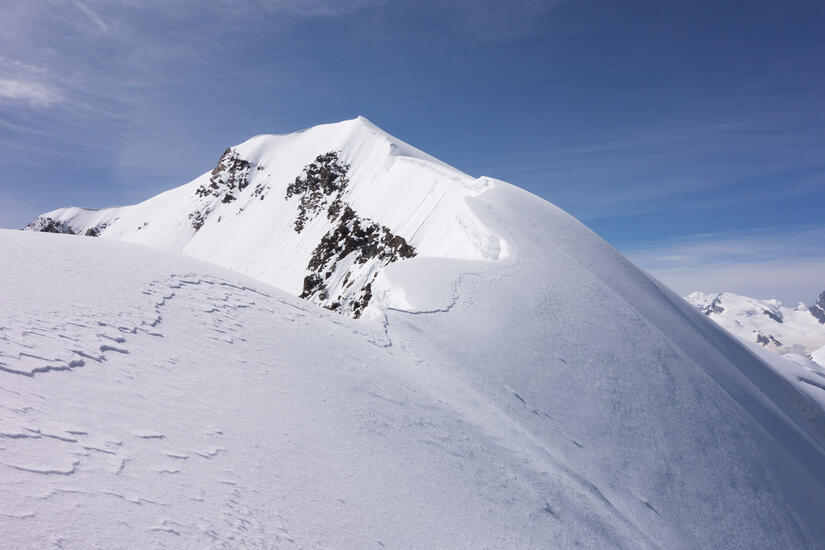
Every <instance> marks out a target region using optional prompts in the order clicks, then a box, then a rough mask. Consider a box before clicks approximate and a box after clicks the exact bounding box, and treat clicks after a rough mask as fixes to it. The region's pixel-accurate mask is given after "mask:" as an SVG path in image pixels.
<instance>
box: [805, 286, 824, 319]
mask: <svg viewBox="0 0 825 550" xmlns="http://www.w3.org/2000/svg"><path fill="white" fill-rule="evenodd" d="M809 311H810V312H811V315H813V316H814V318H815V319H816V320H817V321H819V322H820V323H822V324H825V291H823V292H822V293H821V294H820V295H819V298H818V299H817V301H816V303H815V304H814V305H812V306H811V307H810V308H809Z"/></svg>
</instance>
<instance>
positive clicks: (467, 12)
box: [0, 0, 825, 303]
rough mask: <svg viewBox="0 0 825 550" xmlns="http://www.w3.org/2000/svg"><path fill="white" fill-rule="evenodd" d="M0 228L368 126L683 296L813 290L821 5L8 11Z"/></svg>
mask: <svg viewBox="0 0 825 550" xmlns="http://www.w3.org/2000/svg"><path fill="white" fill-rule="evenodd" d="M0 9H1V10H2V12H1V13H3V22H2V26H3V32H2V33H0V162H2V166H3V168H2V170H0V227H21V226H22V225H25V223H27V222H28V221H29V219H31V218H32V217H34V216H35V215H36V214H38V213H40V212H43V211H47V210H51V209H53V208H56V207H59V206H64V205H81V206H92V207H99V206H106V205H111V204H125V203H131V202H136V201H139V200H142V199H145V198H147V197H149V196H151V195H154V194H156V193H158V192H160V191H162V190H164V189H167V188H170V187H173V186H176V185H179V184H181V183H184V182H186V181H188V180H190V179H192V178H194V177H195V176H197V175H199V174H200V173H202V172H205V171H206V170H208V169H210V168H211V167H212V166H213V165H214V163H215V161H216V160H217V158H218V156H220V154H221V152H222V151H223V150H224V149H225V148H226V147H227V146H228V145H231V144H235V143H238V142H240V141H243V140H245V139H246V138H248V137H250V136H252V135H255V134H259V133H265V132H269V133H284V132H290V131H294V130H298V129H301V128H304V127H307V126H312V125H314V124H318V123H322V122H331V121H337V120H343V119H348V118H352V117H354V116H356V115H358V114H361V115H364V116H366V117H367V118H369V119H370V120H372V121H373V122H374V123H376V124H377V125H379V126H381V127H382V128H384V129H385V130H386V131H388V132H390V133H391V134H393V135H396V136H397V137H399V138H401V139H404V140H405V141H408V142H410V143H412V144H414V145H415V146H417V147H419V148H421V149H423V150H425V151H427V152H429V153H431V154H433V155H435V156H437V157H439V158H441V159H442V160H444V161H446V162H448V163H450V164H452V165H454V166H456V167H458V168H460V169H462V170H464V171H466V172H468V173H470V174H473V175H489V176H493V177H497V178H501V179H504V180H507V181H510V182H512V183H514V184H516V185H519V186H521V187H524V188H526V189H528V190H530V191H532V192H534V193H536V194H538V195H540V196H542V197H544V198H546V199H548V200H550V201H551V202H554V203H556V204H558V205H559V206H561V207H562V208H564V209H566V210H567V211H569V212H570V213H572V214H573V215H575V216H576V217H578V218H579V219H581V220H582V221H584V222H585V223H586V224H587V225H589V226H590V227H592V228H593V229H595V230H596V231H597V232H599V233H600V234H601V235H602V236H603V237H605V238H606V239H607V240H608V241H609V242H611V243H612V244H613V245H615V246H617V247H618V248H619V249H620V250H621V251H623V252H625V253H626V254H628V255H629V256H630V257H631V259H633V260H635V261H636V262H637V263H638V264H639V265H641V266H642V267H644V268H646V269H648V270H650V271H651V272H652V273H653V274H654V275H657V276H659V277H660V278H662V279H663V280H664V281H665V282H667V283H668V284H670V285H671V286H673V287H674V288H675V289H676V290H677V291H678V292H681V293H687V292H689V291H691V290H703V291H713V290H728V291H733V292H739V293H743V294H749V295H753V296H756V297H763V298H767V297H778V298H780V299H782V300H784V301H786V302H790V303H795V302H796V301H799V300H806V301H811V300H812V299H813V298H814V297H815V295H816V294H818V292H819V291H820V290H822V289H825V239H823V237H825V154H823V153H825V70H823V68H824V67H825V65H823V62H824V61H823V60H825V4H823V3H822V2H821V1H807V0H799V1H795V2H762V1H759V0H755V1H752V2H747V3H744V2H703V1H694V2H684V1H678V2H677V1H670V0H657V1H646V2H642V1H632V0H630V1H627V2H614V1H597V0H594V1H575V0H568V1H564V0H556V1H553V0H548V1H543V2H540V1H531V0H511V1H508V2H493V1H489V0H474V1H470V0H460V1H455V2H442V1H435V0H421V1H419V2H392V1H389V0H388V1H380V0H375V1H373V0H338V1H329V0H303V1H301V0H298V1H282V0H272V1H264V0H247V1H244V0H234V1H229V0H223V1H221V0H215V1H211V2H202V1H199V0H179V1H152V0H147V1H140V2H139V1H137V0H106V1H104V0H32V1H31V2H19V1H17V0H0Z"/></svg>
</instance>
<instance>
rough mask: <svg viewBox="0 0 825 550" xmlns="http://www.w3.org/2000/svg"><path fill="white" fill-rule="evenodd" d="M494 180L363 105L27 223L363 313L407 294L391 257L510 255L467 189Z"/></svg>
mask: <svg viewBox="0 0 825 550" xmlns="http://www.w3.org/2000/svg"><path fill="white" fill-rule="evenodd" d="M493 185H494V183H493V181H492V180H490V179H489V178H472V177H470V176H467V175H466V174H463V173H462V172H459V171H458V170H455V169H454V168H451V167H449V166H447V165H446V164H444V163H442V162H440V161H438V160H436V159H434V158H432V157H431V156H429V155H427V154H425V153H422V152H421V151H419V150H417V149H415V148H413V147H411V146H409V145H407V144H406V143H404V142H402V141H400V140H398V139H395V138H393V137H392V136H390V135H388V134H386V133H385V132H383V131H382V130H380V129H379V128H377V127H376V126H375V125H373V124H372V123H370V122H369V121H368V120H367V119H365V118H363V117H358V118H356V119H354V120H349V121H345V122H341V123H337V124H326V125H322V126H316V127H314V128H310V129H309V130H305V131H303V132H297V133H294V134H290V135H286V136H275V135H262V136H257V137H254V138H252V139H250V140H248V141H246V142H244V143H242V144H240V145H237V146H235V147H230V148H228V149H227V150H226V151H225V152H224V153H223V155H222V156H221V158H220V159H219V161H218V164H217V166H215V168H214V169H213V170H211V171H210V172H207V173H205V174H203V175H202V176H200V177H199V178H196V179H195V180H193V181H191V182H189V183H187V184H186V185H183V186H181V187H178V188H176V189H173V190H171V191H168V192H166V193H162V194H160V195H158V196H156V197H153V198H151V199H149V200H147V201H144V202H142V203H140V204H136V205H134V206H126V207H119V208H105V209H102V210H90V209H84V208H61V209H58V210H55V211H52V212H48V213H46V214H43V215H42V216H39V217H38V218H37V219H35V220H34V221H32V223H31V224H29V226H28V227H27V229H31V230H35V231H48V232H59V233H74V234H80V235H90V236H99V237H102V238H112V239H118V240H123V241H128V242H133V243H139V244H145V245H149V246H156V247H160V248H164V249H167V250H172V251H175V252H182V253H183V254H185V255H187V256H191V257H193V258H198V259H202V260H206V261H209V262H212V263H215V264H217V265H220V266H223V267H227V268H229V269H232V270H234V271H237V272H239V273H243V274H245V275H250V276H252V277H254V278H256V279H259V280H261V281H264V282H266V283H270V284H272V285H274V286H277V287H279V288H283V289H285V290H287V291H288V292H290V293H293V294H296V295H301V296H302V297H305V298H309V299H311V300H312V301H314V302H316V303H318V304H321V305H323V306H325V307H328V308H330V309H335V310H340V311H341V312H342V313H346V314H349V315H352V316H354V317H359V316H360V315H361V313H362V312H363V311H364V309H365V308H366V307H367V306H368V304H369V303H370V302H373V303H374V302H375V301H380V300H381V299H383V298H384V297H387V298H389V297H390V296H392V297H394V298H397V299H402V300H403V295H402V294H401V293H395V295H393V294H392V293H388V292H387V289H388V287H389V286H390V285H391V283H390V282H389V281H387V280H386V279H385V278H383V277H381V274H382V272H383V270H384V267H386V266H387V265H389V264H391V263H393V262H395V261H398V260H401V259H405V258H411V257H413V256H421V257H435V258H457V259H471V260H492V261H494V260H498V259H500V258H502V257H504V256H505V255H506V244H505V242H504V241H503V240H502V239H501V238H500V237H499V236H497V235H494V234H493V233H491V232H490V231H489V230H488V229H487V228H486V227H485V226H484V225H483V224H481V223H479V221H478V219H477V217H476V216H475V215H474V214H473V213H472V211H471V209H470V207H469V204H468V202H467V201H466V199H467V198H469V197H473V196H476V195H478V194H480V193H482V192H483V191H484V190H485V189H488V188H490V187H492V186H493ZM399 304H400V305H403V301H402V302H400V303H399ZM373 313H375V310H373Z"/></svg>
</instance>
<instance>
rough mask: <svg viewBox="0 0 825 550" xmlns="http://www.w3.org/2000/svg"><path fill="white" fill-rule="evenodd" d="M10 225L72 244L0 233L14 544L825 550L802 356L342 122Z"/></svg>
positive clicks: (602, 246)
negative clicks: (165, 184) (115, 198)
mask: <svg viewBox="0 0 825 550" xmlns="http://www.w3.org/2000/svg"><path fill="white" fill-rule="evenodd" d="M29 229H35V230H41V231H46V232H62V233H74V234H76V235H89V237H79V236H66V235H51V234H45V233H34V232H20V231H16V232H11V231H0V249H2V251H3V258H4V261H5V265H6V266H14V267H13V269H11V268H8V267H7V268H6V269H4V270H0V288H2V289H4V293H5V295H4V296H3V307H2V308H0V392H2V396H3V401H2V407H0V480H2V481H3V483H4V490H3V491H2V492H0V505H2V508H3V510H4V513H3V514H0V524H2V525H3V526H4V529H3V532H4V535H5V536H6V539H5V540H4V542H5V543H6V545H7V546H9V547H19V548H40V547H46V546H48V545H49V544H52V543H55V541H57V542H56V543H55V544H59V545H61V546H63V547H67V548H72V547H74V548H87V547H104V548H121V547H140V548H151V547H163V546H167V547H193V548H228V547H231V548H235V547H249V548H272V547H284V548H287V547H294V548H382V547H388V548H547V547H553V548H633V549H636V548H669V549H677V548H685V549H688V548H818V547H821V546H822V541H823V540H825V522H823V521H822V510H823V509H825V390H823V388H825V385H823V380H825V373H823V371H822V369H821V368H820V367H818V366H817V365H815V364H813V363H812V362H809V363H811V364H808V363H805V364H797V363H792V362H790V361H787V360H785V359H783V358H781V357H777V356H775V355H773V354H770V353H767V352H765V351H764V350H763V349H761V348H759V347H756V346H754V347H750V346H748V345H747V344H745V343H744V342H742V341H740V340H739V339H737V338H735V337H734V336H732V335H731V334H729V333H728V332H727V331H725V330H724V329H722V328H720V327H719V326H718V325H717V324H715V323H714V322H713V321H712V320H711V319H709V318H708V316H707V315H705V314H704V313H703V312H701V311H699V310H697V309H696V308H694V307H693V306H691V305H690V304H688V303H687V302H686V301H684V300H683V299H682V298H680V297H679V296H677V295H676V294H674V293H673V292H672V291H671V290H670V289H668V288H667V287H665V286H664V285H662V284H661V283H659V282H658V281H656V280H655V279H653V278H652V277H650V276H649V275H648V274H646V273H644V272H643V271H641V270H640V269H638V268H637V267H636V266H635V265H633V264H632V263H631V262H630V261H629V260H628V259H627V258H625V257H624V256H622V255H621V254H620V253H619V252H617V251H616V250H615V249H613V248H612V247H611V246H610V245H608V244H607V243H606V242H605V241H604V240H602V239H601V238H599V237H598V236H597V235H596V234H595V233H593V232H592V231H590V230H589V229H588V228H587V227H585V226H584V225H583V224H581V223H580V222H578V221H577V220H576V219H574V218H573V217H571V216H570V215H568V214H567V213H565V212H563V211H562V210H560V209H559V208H557V207H555V206H553V205H552V204H550V203H548V202H546V201H544V200H543V199H540V198H538V197H536V196H535V195H532V194H530V193H528V192H526V191H524V190H521V189H519V188H517V187H514V186H512V185H510V184H507V183H505V182H502V181H498V180H493V179H490V178H485V177H481V178H474V177H471V176H468V175H466V174H463V173H461V172H459V171H457V170H455V169H453V168H450V167H449V166H447V165H445V164H444V163H442V162H440V161H438V160H436V159H433V158H432V157H430V156H428V155H426V154H424V153H422V152H421V151H418V150H417V149H415V148H413V147H411V146H409V145H407V144H405V143H403V142H401V141H399V140H397V139H395V138H392V137H391V136H388V135H387V134H386V133H384V132H382V131H381V130H379V129H378V128H376V127H375V126H374V125H372V124H371V123H369V122H368V121H366V120H365V119H362V118H359V119H355V120H351V121H346V122H342V123H338V124H329V125H323V126H317V127H315V128H311V129H309V130H305V131H303V132H298V133H295V134H290V135H285V136H270V135H264V136H258V137H255V138H252V139H250V140H249V141H246V142H244V143H242V144H240V145H237V146H234V147H230V148H229V149H227V150H226V151H225V152H224V153H223V155H221V156H220V159H219V160H218V161H217V163H216V166H214V167H210V170H209V171H208V172H206V173H205V174H204V175H202V176H200V177H199V178H197V179H195V180H194V181H192V182H190V183H188V184H185V185H183V186H181V187H178V188H176V189H172V190H171V191H168V192H166V193H162V194H160V195H158V196H156V197H154V198H151V199H149V200H147V201H145V202H143V203H140V204H137V205H134V206H126V207H121V208H110V209H104V210H86V209H80V208H67V209H60V210H55V211H53V212H49V213H47V214H44V215H43V216H40V217H38V219H37V220H35V221H34V222H32V224H31V225H30V227H29ZM94 236H97V237H98V238H92V237H94ZM124 241H128V242H124ZM132 243H139V244H144V245H150V247H154V248H150V247H146V246H135V245H134V244H132ZM170 252H173V253H170ZM181 253H182V254H181ZM200 260H207V262H204V261H200ZM208 262H211V263H208ZM215 264H217V265H215ZM221 266H222V267H221ZM319 305H320V306H323V307H318V306H319ZM329 310H334V311H335V313H333V312H331V311H329ZM339 313H340V314H343V315H340V314H339ZM772 313H773V312H772ZM355 317H359V319H357V320H356V319H354V318H355ZM766 318H767V317H766ZM811 319H813V317H812V316H811Z"/></svg>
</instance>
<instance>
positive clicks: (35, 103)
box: [0, 78, 62, 108]
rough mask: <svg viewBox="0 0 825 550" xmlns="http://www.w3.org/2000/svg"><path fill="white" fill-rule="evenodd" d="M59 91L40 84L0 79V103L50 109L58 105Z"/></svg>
mask: <svg viewBox="0 0 825 550" xmlns="http://www.w3.org/2000/svg"><path fill="white" fill-rule="evenodd" d="M61 99H62V96H61V94H60V91H59V90H57V89H55V88H52V87H50V86H48V85H46V84H43V83H41V82H35V81H32V80H16V79H8V78H0V101H5V102H23V103H27V104H28V105H29V106H30V107H34V108H41V107H51V106H52V105H55V104H57V103H60V101H61Z"/></svg>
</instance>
